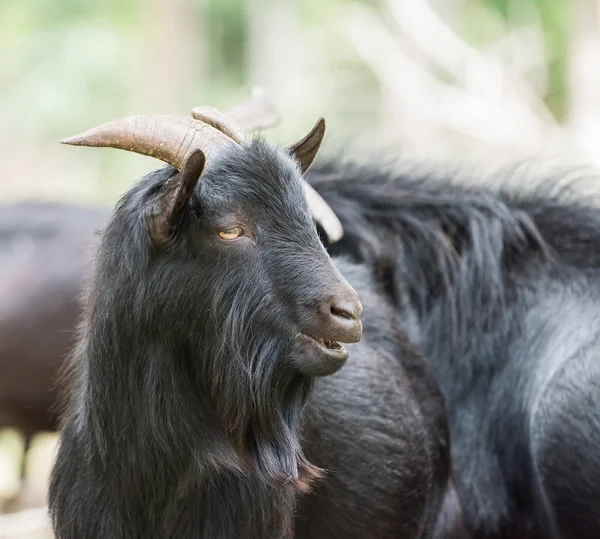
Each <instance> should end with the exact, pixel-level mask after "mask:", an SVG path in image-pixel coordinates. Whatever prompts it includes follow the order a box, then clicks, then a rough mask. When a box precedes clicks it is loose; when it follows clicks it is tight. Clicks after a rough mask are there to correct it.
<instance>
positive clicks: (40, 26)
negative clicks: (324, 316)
mask: <svg viewBox="0 0 600 539" xmlns="http://www.w3.org/2000/svg"><path fill="white" fill-rule="evenodd" d="M0 51H1V52H2V54H1V55H0V164H1V166H2V174H1V176H0V202H6V201H22V200H36V201H40V200H43V201H67V202H78V203H86V204H99V205H103V206H110V205H112V204H113V203H114V202H115V201H116V199H117V197H118V196H119V195H120V194H121V193H123V191H124V190H125V189H127V187H128V186H129V185H131V183H132V182H134V181H135V180H137V179H138V178H139V177H140V176H141V175H142V174H144V173H146V172H149V171H151V170H153V169H155V168H157V166H159V163H158V162H156V161H153V160H152V159H149V158H147V157H142V156H139V155H134V154H130V153H126V152H119V151H116V150H94V149H85V148H81V149H74V148H71V147H66V146H61V145H59V144H58V141H59V140H60V139H61V138H63V137H66V136H69V135H72V134H75V133H77V132H80V131H83V130H85V129H88V128H89V127H92V126H94V125H96V124H99V123H103V122H106V121H109V120H112V119H115V118H118V117H122V116H127V115H130V114H147V113H150V114H154V113H160V114H178V115H185V116H187V115H189V113H190V111H191V109H192V107H194V106H197V105H213V106H216V107H218V108H221V109H222V110H227V109H228V108H231V107H232V106H234V105H235V104H237V103H238V102H239V101H241V100H243V99H245V98H246V97H247V96H248V95H249V93H250V91H251V89H252V87H253V86H256V85H258V86H260V87H261V88H263V89H264V90H265V92H266V93H267V94H268V95H269V97H270V98H271V99H272V100H273V101H274V102H275V103H276V105H277V106H278V108H279V110H280V112H281V115H282V117H283V122H282V123H281V124H280V125H279V126H277V127H276V128H274V129H272V130H269V131H268V132H267V133H266V136H267V137H268V138H269V139H270V140H271V141H273V142H275V143H278V144H287V143H289V142H292V141H293V140H295V139H297V138H299V137H300V136H302V135H303V134H304V133H306V132H308V130H309V129H310V128H311V127H312V125H313V124H314V122H315V120H316V118H317V117H318V116H320V115H323V116H325V117H326V119H327V121H328V136H327V139H326V145H325V147H326V150H328V151H329V152H336V151H337V152H344V148H351V150H348V149H347V150H346V151H347V152H351V154H352V157H356V156H360V155H363V154H365V155H370V156H371V157H374V158H377V157H378V156H382V157H383V156H384V155H385V156H390V155H391V156H397V155H408V154H410V155H415V154H416V155H423V156H426V157H428V158H433V157H439V158H444V159H454V160H464V159H474V158H475V159H483V160H488V161H489V160H491V159H498V158H501V157H508V156H515V155H519V156H520V155H528V154H532V153H535V154H547V155H552V156H556V155H558V156H560V155H564V156H568V158H569V159H573V158H577V159H581V160H582V161H584V162H587V163H591V164H592V165H596V166H597V165H600V121H599V120H600V0H352V1H350V0H286V1H282V0H145V1H142V0H130V1H128V2H125V1H123V0H103V1H102V2H89V1H88V0H4V1H3V2H2V8H1V10H0ZM0 211H1V210H0ZM27 219H28V215H27V214H24V215H22V220H23V221H26V220H27ZM0 232H1V231H0ZM1 247H2V245H1V244H0V249H1ZM4 260H6V258H5V259H4ZM2 263H3V258H2V257H1V256H0V264H2ZM39 269H40V271H41V270H43V269H44V268H39ZM1 270H2V268H0V279H1V278H2V275H3V274H2V273H1ZM4 275H5V276H6V274H4ZM1 284H2V283H1V282H0V285H1ZM0 289H1V288H0ZM1 301H2V297H0V305H1ZM2 323H3V319H2V310H1V309H0V325H1V324H2ZM0 328H1V326H0ZM32 338H35V336H33V337H32ZM0 344H1V343H0ZM0 353H2V347H1V346H0ZM1 365H2V358H0V367H1ZM2 376H3V372H2V371H1V370H0V379H1V378H2ZM1 397H2V396H1V395H0V399H1ZM0 416H1V414H0ZM55 442H56V436H55V435H53V434H50V433H42V434H40V435H39V436H36V438H35V439H34V441H33V446H32V449H31V451H30V452H29V453H28V461H27V463H28V468H27V481H26V482H25V483H24V485H23V488H22V489H21V491H20V496H19V498H18V499H15V498H14V496H15V494H16V493H17V491H18V490H19V467H20V463H19V459H20V451H21V448H22V444H23V442H22V439H21V437H20V436H19V433H18V432H17V431H16V430H11V429H5V430H2V431H0V500H2V499H6V500H11V503H10V504H8V505H6V507H8V508H9V509H6V511H5V512H10V514H9V515H8V516H7V515H5V516H3V517H0V539H4V538H8V537H11V538H16V537H19V538H25V537H27V538H41V537H48V532H47V531H44V528H45V526H46V524H45V516H44V511H43V505H44V503H45V499H44V497H45V488H46V479H47V474H48V470H49V467H50V463H51V459H52V454H53V451H54V447H55ZM15 500H16V502H15ZM36 507H41V508H42V509H35V508H36ZM32 508H33V509H32ZM26 509H29V510H31V511H33V512H27V513H18V514H17V513H15V511H19V510H20V511H23V510H26Z"/></svg>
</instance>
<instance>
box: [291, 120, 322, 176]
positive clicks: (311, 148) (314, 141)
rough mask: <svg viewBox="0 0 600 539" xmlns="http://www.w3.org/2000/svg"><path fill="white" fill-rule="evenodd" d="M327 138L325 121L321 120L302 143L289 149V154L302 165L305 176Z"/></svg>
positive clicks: (301, 168)
mask: <svg viewBox="0 0 600 539" xmlns="http://www.w3.org/2000/svg"><path fill="white" fill-rule="evenodd" d="M324 136H325V120H324V119H323V118H319V119H318V120H317V123H316V125H315V126H314V127H313V128H312V130H311V131H310V133H309V134H308V135H306V136H305V137H304V138H303V139H302V140H301V141H299V142H296V144H294V145H292V146H290V147H289V148H288V150H287V151H288V153H289V154H290V155H291V156H292V157H294V158H295V159H296V160H297V161H298V163H299V164H300V170H301V172H302V174H304V173H305V172H306V171H307V170H308V169H309V168H310V166H311V165H312V163H313V161H314V160H315V157H316V156H317V152H318V151H319V148H320V147H321V142H323V137H324Z"/></svg>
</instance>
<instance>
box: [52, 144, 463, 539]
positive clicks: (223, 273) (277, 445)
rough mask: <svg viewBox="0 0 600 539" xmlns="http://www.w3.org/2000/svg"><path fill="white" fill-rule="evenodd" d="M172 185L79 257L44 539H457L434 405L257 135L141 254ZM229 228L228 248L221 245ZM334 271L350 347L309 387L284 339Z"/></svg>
mask: <svg viewBox="0 0 600 539" xmlns="http://www.w3.org/2000/svg"><path fill="white" fill-rule="evenodd" d="M174 174H175V171H174V170H173V169H172V168H167V169H164V170H161V171H159V172H156V173H154V174H151V175H150V176H149V177H147V178H146V179H144V180H143V181H141V182H140V183H139V184H137V185H136V186H135V187H133V188H132V189H131V190H130V191H129V192H128V193H127V194H126V195H125V196H124V197H123V198H122V200H121V201H120V202H119V204H118V205H117V207H116V209H115V211H114V213H113V215H112V217H111V219H110V220H109V223H108V225H107V226H106V229H105V231H104V233H103V235H102V238H101V240H100V244H99V246H98V249H97V253H96V260H95V271H94V281H93V284H92V286H91V289H90V290H89V292H88V294H87V295H86V298H85V301H84V303H85V315H84V318H83V321H82V324H81V328H80V331H79V340H78V345H77V349H76V351H75V353H74V355H73V358H72V361H71V362H70V367H69V378H68V380H69V381H70V384H71V388H72V389H71V391H70V395H69V398H68V399H67V402H66V408H65V413H64V416H63V424H62V437H61V442H60V447H59V451H58V456H57V460H56V463H55V466H54V469H53V474H52V482H51V488H50V510H51V515H52V519H53V524H54V529H55V532H56V535H57V537H59V538H60V539H87V538H94V539H102V538H110V539H125V538H127V539H137V538H139V539H153V538H166V537H169V538H181V539H186V538H201V537H202V538H210V539H233V538H235V539H244V538H249V539H250V538H252V539H256V538H281V537H291V536H293V535H294V534H295V536H296V537H306V538H311V539H315V538H316V539H318V538H327V539H329V538H335V537H339V538H353V537H354V538H361V539H363V538H373V539H376V538H391V537H403V538H407V539H408V538H427V537H440V538H450V537H460V536H461V533H462V532H461V527H460V508H459V506H458V505H457V498H456V493H455V491H454V490H453V487H452V483H451V480H450V462H449V441H448V432H447V423H446V417H445V410H444V406H443V398H442V396H441V393H440V392H439V391H438V389H437V386H436V383H435V382H434V379H433V375H432V373H430V372H429V370H428V368H429V367H428V365H427V363H426V362H425V361H424V359H423V358H422V356H421V355H420V354H419V352H418V351H417V350H416V349H415V348H414V347H413V346H412V345H411V344H410V343H409V341H408V340H407V337H406V335H405V334H404V333H403V331H402V330H401V329H400V328H401V326H402V325H401V323H400V321H399V320H398V319H397V315H396V314H395V313H394V310H393V309H392V307H391V305H388V302H387V300H386V299H384V296H383V295H382V294H381V293H380V292H379V291H378V290H377V288H376V285H375V284H374V282H373V281H372V278H371V276H370V273H369V271H368V270H367V269H366V268H365V267H361V266H356V265H354V264H352V263H350V262H347V261H344V260H342V259H339V260H336V266H337V268H336V266H334V265H333V263H332V261H331V259H330V258H329V256H328V255H327V253H326V251H325V249H324V248H323V245H322V244H321V243H320V241H319V237H318V235H317V230H316V227H315V226H314V224H313V222H312V220H311V218H310V215H309V213H308V208H307V206H306V202H305V199H304V195H303V191H302V188H301V183H300V178H299V173H298V170H297V168H296V166H295V165H294V164H293V163H292V161H291V160H290V159H289V158H288V157H287V156H286V155H284V154H283V153H282V152H279V151H275V150H274V149H272V148H270V147H269V146H267V145H266V144H265V143H264V142H262V141H261V140H255V141H254V142H253V143H252V144H251V145H250V146H249V147H246V148H244V149H240V148H238V149H231V150H230V151H229V152H228V153H226V154H224V155H222V156H220V158H219V159H218V160H217V161H215V162H214V163H213V164H211V166H210V167H209V169H208V170H207V171H206V172H205V174H204V175H203V177H202V178H201V180H200V182H199V184H198V186H197V188H196V191H195V193H194V195H193V198H192V200H191V202H190V205H189V207H188V210H187V213H186V215H185V218H184V220H183V223H182V225H181V227H180V229H179V230H178V234H177V236H176V238H175V240H174V242H173V243H172V244H171V245H170V246H169V247H168V248H167V249H165V250H157V249H155V248H154V247H153V246H152V245H151V242H150V240H149V237H148V234H147V227H146V215H147V214H148V211H150V210H151V208H152V206H153V200H154V197H156V196H157V195H158V194H160V190H161V188H162V187H163V186H164V184H165V182H166V180H167V179H168V178H170V177H172V176H173V175H174ZM234 225H235V226H241V227H243V228H244V229H245V230H246V235H245V236H243V237H241V238H240V239H239V240H236V241H233V242H226V241H222V240H221V239H220V238H219V237H218V234H217V232H218V231H219V230H223V229H227V228H229V227H231V226H234ZM340 271H341V273H342V274H343V275H344V276H345V278H346V279H347V280H348V281H349V282H350V283H351V284H352V286H353V287H354V288H355V289H356V290H357V291H358V292H359V295H360V297H361V300H362V303H363V306H364V316H363V323H364V333H363V339H362V340H361V342H360V343H358V344H354V345H348V349H349V352H350V359H349V360H348V363H347V365H346V366H344V367H343V368H342V369H341V370H340V371H339V372H338V373H337V374H334V375H332V376H329V377H323V378H314V377H312V376H308V375H307V374H306V372H307V371H310V370H315V368H317V367H318V366H315V365H314V364H311V363H310V362H311V359H310V357H309V354H308V353H307V350H306V349H305V347H304V346H303V345H302V344H301V341H299V340H298V339H297V338H296V336H297V335H298V332H299V331H306V328H311V327H312V328H313V331H318V328H316V329H315V328H314V326H315V322H316V318H315V316H314V315H313V311H314V309H315V306H316V305H318V302H319V301H321V299H322V298H323V296H324V295H327V294H328V293H330V290H333V289H335V287H340V286H347V284H345V283H346V281H345V280H344V278H343V277H342V275H341V274H340ZM325 367H326V366H325ZM325 367H323V368H325ZM339 367H341V365H339V366H337V367H336V368H335V369H333V368H331V367H327V370H329V371H330V372H333V370H337V369H338V368H339ZM319 468H321V469H322V470H320V469H319ZM319 476H322V477H321V478H320V479H319ZM311 488H312V489H313V492H312V493H310V494H305V493H306V492H307V491H309V490H310V489H311ZM303 493H304V496H302V494H303ZM298 500H300V502H299V504H298ZM295 515H297V518H295ZM436 526H437V528H436Z"/></svg>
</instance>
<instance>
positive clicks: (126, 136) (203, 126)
mask: <svg viewBox="0 0 600 539" xmlns="http://www.w3.org/2000/svg"><path fill="white" fill-rule="evenodd" d="M234 141H235V140H232V139H231V138H230V137H229V136H227V135H226V134H224V133H222V132H220V131H218V130H217V129H215V128H214V127H213V126H212V125H210V124H208V123H203V122H200V121H198V120H193V119H191V118H180V117H177V116H128V117H127V118H123V119H121V120H115V121H113V122H108V123H105V124H102V125H99V126H98V127H94V128H92V129H89V130H88V131H85V132H84V133H80V134H78V135H75V136H73V137H69V138H66V139H63V140H61V143H62V144H71V145H73V146H93V147H106V148H118V149H120V150H127V151H130V152H135V153H139V154H142V155H149V156H151V157H156V158H157V159H160V160H161V161H164V162H165V163H169V164H170V165H173V166H174V167H175V168H176V169H177V170H179V171H182V170H183V168H184V166H185V163H186V162H187V160H188V158H189V157H190V155H191V154H192V153H193V152H194V150H197V149H200V150H202V152H203V153H204V155H205V157H206V161H207V162H208V161H209V160H210V159H211V157H212V156H213V155H214V153H215V151H216V150H217V149H218V148H219V147H221V146H223V145H224V144H231V143H232V142H234ZM235 142H237V141H235Z"/></svg>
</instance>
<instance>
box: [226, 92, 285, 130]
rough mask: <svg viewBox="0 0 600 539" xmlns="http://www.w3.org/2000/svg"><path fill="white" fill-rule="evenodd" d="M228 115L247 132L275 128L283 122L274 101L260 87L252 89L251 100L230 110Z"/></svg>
mask: <svg viewBox="0 0 600 539" xmlns="http://www.w3.org/2000/svg"><path fill="white" fill-rule="evenodd" d="M226 114H227V116H229V117H230V118H233V119H234V120H235V121H236V122H237V123H238V124H240V125H241V126H242V127H243V128H244V129H245V130H247V131H252V130H255V129H267V128H269V127H274V126H275V125H277V124H278V123H279V122H280V121H281V117H280V116H279V112H278V111H277V107H275V104H274V103H273V101H271V99H269V97H268V96H267V94H266V93H265V92H264V91H263V90H262V89H261V88H258V87H255V88H253V89H252V95H251V96H250V98H249V99H247V100H246V101H244V102H243V103H240V104H239V105H238V106H237V107H234V108H233V109H231V110H228V111H227V112H226Z"/></svg>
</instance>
